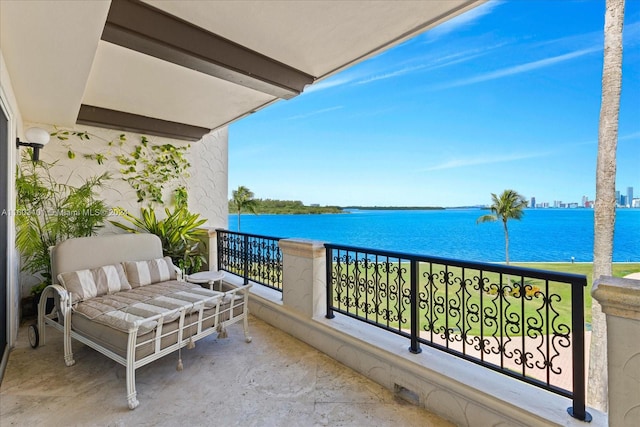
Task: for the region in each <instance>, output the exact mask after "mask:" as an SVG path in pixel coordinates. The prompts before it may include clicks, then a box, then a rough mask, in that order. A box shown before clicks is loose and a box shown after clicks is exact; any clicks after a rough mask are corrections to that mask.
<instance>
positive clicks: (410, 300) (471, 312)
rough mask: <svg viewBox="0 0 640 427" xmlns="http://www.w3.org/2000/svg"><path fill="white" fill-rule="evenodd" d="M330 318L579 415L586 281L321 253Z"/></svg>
mask: <svg viewBox="0 0 640 427" xmlns="http://www.w3.org/2000/svg"><path fill="white" fill-rule="evenodd" d="M325 248H326V257H327V258H326V266H327V317H328V318H333V317H334V313H336V312H337V313H341V314H343V315H345V316H349V317H352V318H354V319H358V320H360V321H363V322H366V323H369V324H371V325H375V326H377V327H380V328H382V329H385V330H387V331H389V332H392V333H394V334H398V335H401V336H403V337H406V338H407V339H408V340H410V346H409V351H411V352H413V353H419V352H420V351H421V349H420V345H421V344H424V345H428V346H431V347H434V348H437V349H439V350H442V351H445V352H447V353H450V354H453V355H455V356H458V357H460V358H463V359H465V360H468V361H471V362H474V363H477V364H479V365H481V366H483V367H486V368H489V369H492V370H495V371H498V372H501V373H503V374H505V375H508V376H510V377H513V378H516V379H518V380H521V381H525V382H527V383H529V384H533V385H535V386H538V387H541V388H543V389H546V390H549V391H551V392H554V393H557V394H559V395H562V396H565V397H568V398H570V399H572V400H573V406H572V407H571V408H569V409H568V411H569V413H570V414H571V415H572V416H573V417H575V418H577V419H580V420H585V419H589V417H590V416H589V414H588V413H586V411H585V362H584V326H585V325H584V287H585V286H586V283H587V280H586V277H585V276H579V275H573V274H562V273H556V272H550V271H541V270H533V269H527V268H517V267H511V266H504V265H496V264H486V263H477V262H464V261H458V260H451V259H444V258H436V257H428V256H418V255H413V254H405V253H398V252H388V251H380V250H372V249H363V248H357V247H350V246H339V245H332V244H325Z"/></svg>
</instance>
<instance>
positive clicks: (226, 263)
mask: <svg viewBox="0 0 640 427" xmlns="http://www.w3.org/2000/svg"><path fill="white" fill-rule="evenodd" d="M216 234H217V240H218V270H224V271H228V272H230V273H233V274H237V275H238V276H242V277H243V278H244V283H245V284H247V283H249V280H251V281H253V282H255V283H259V284H261V285H264V286H267V287H269V288H272V289H275V290H277V291H280V292H282V252H281V251H280V247H279V246H278V241H279V240H280V239H279V238H278V237H267V236H259V235H256V234H245V233H236V232H233V231H228V230H216Z"/></svg>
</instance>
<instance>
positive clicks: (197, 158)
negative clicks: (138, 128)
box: [20, 123, 228, 296]
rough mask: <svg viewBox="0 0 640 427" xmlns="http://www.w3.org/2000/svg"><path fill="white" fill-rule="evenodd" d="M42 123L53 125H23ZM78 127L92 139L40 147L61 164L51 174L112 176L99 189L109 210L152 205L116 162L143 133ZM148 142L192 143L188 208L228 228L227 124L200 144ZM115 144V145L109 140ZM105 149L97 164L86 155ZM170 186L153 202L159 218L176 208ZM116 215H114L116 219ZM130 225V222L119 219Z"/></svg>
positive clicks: (26, 280)
mask: <svg viewBox="0 0 640 427" xmlns="http://www.w3.org/2000/svg"><path fill="white" fill-rule="evenodd" d="M33 126H37V127H41V128H43V129H46V130H47V131H49V132H53V131H54V130H55V128H54V127H53V126H51V125H45V124H39V123H25V126H24V129H25V130H26V129H28V128H29V127H33ZM73 130H76V131H80V132H84V131H86V132H88V133H89V135H90V140H88V141H87V140H80V139H79V138H77V137H74V136H69V139H68V140H66V141H61V140H59V139H57V138H56V137H52V138H51V141H50V142H49V144H47V145H46V146H45V147H44V148H43V149H42V150H40V159H41V160H43V161H46V162H50V163H51V162H57V163H56V164H55V166H54V167H53V168H52V174H53V176H54V177H55V178H56V179H57V180H58V182H67V181H68V183H69V184H71V185H74V186H77V185H79V184H82V183H83V182H84V180H85V179H86V178H88V177H91V176H97V175H100V174H102V173H104V172H109V173H110V174H111V175H112V178H111V179H110V180H109V181H107V183H106V185H105V186H104V187H103V188H102V190H101V194H100V195H101V197H102V198H103V199H104V200H105V202H106V204H107V206H109V207H110V208H116V207H118V208H123V209H125V210H127V211H128V212H130V213H131V214H133V215H136V216H138V215H139V213H140V208H141V207H142V206H147V205H148V203H145V202H143V203H142V204H141V203H138V202H137V196H136V192H135V190H134V189H133V188H132V187H131V186H130V185H129V184H128V183H127V182H126V181H124V180H123V179H122V178H121V177H122V175H121V174H120V172H119V170H120V169H121V168H122V166H121V165H120V164H119V163H118V161H117V159H116V155H118V154H121V153H123V152H130V151H132V147H134V146H135V145H137V144H139V143H140V137H141V135H140V134H136V133H132V132H122V131H118V130H113V129H103V128H97V127H91V126H83V125H78V126H76V127H75V129H73ZM123 133H124V134H125V137H126V142H125V143H124V145H123V146H122V147H120V146H119V143H118V140H119V135H121V134H123ZM147 138H148V141H149V144H150V145H161V144H167V143H170V144H172V145H174V146H176V147H179V146H187V145H190V148H189V149H188V151H187V154H186V157H187V159H188V161H189V163H190V164H191V167H190V168H189V170H188V172H189V175H190V177H188V178H186V180H185V181H184V182H180V183H176V184H183V185H186V188H187V191H188V195H189V210H190V211H192V212H197V213H199V214H200V215H201V216H202V217H203V218H206V219H207V220H208V222H207V225H208V226H210V227H223V228H226V227H227V218H228V215H227V210H228V207H227V181H228V179H227V142H228V141H227V138H228V131H227V128H223V129H221V130H218V131H215V132H212V133H210V134H208V135H206V136H205V137H204V138H203V139H202V140H200V141H198V142H191V143H189V142H185V141H179V140H171V139H167V138H161V137H155V136H147ZM110 142H111V145H109V143H110ZM69 149H71V150H72V151H73V152H74V153H75V158H73V159H70V158H69V156H68V155H67V153H68V151H69ZM97 153H103V154H104V155H105V156H106V160H105V161H104V163H103V164H101V165H100V164H98V163H97V161H96V160H92V159H87V158H85V157H84V155H91V154H94V155H95V154H97ZM173 188H174V187H172V188H166V191H165V194H164V197H163V199H164V201H165V205H164V206H161V205H157V204H156V205H154V208H155V211H156V214H157V215H158V216H159V217H163V216H165V215H164V207H168V208H170V209H172V208H173V198H172V190H173ZM117 218H118V217H117V216H112V217H111V218H110V219H113V220H117ZM121 222H123V223H126V224H128V223H127V222H126V221H121ZM117 232H120V230H119V229H117V228H116V227H114V226H113V225H111V224H107V226H106V227H105V228H104V229H103V230H101V231H100V234H105V233H117ZM20 282H21V293H22V295H23V296H25V295H28V294H29V291H30V289H31V287H32V286H33V285H34V284H37V283H38V282H37V281H36V280H35V279H34V278H33V277H30V275H26V274H23V275H22V277H21V280H20Z"/></svg>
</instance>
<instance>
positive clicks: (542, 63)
mask: <svg viewBox="0 0 640 427" xmlns="http://www.w3.org/2000/svg"><path fill="white" fill-rule="evenodd" d="M599 50H602V48H601V47H593V48H589V49H582V50H578V51H575V52H570V53H565V54H564V55H558V56H553V57H551V58H545V59H540V60H538V61H533V62H527V63H526V64H521V65H516V66H514V67H508V68H503V69H502V70H497V71H492V72H490V73H485V74H480V75H478V76H475V77H469V78H466V79H460V80H454V81H453V82H450V83H445V84H442V85H438V86H436V87H435V88H434V89H448V88H452V87H459V86H467V85H470V84H474V83H480V82H485V81H488V80H495V79H500V78H503V77H509V76H513V75H516V74H522V73H526V72H529V71H532V70H537V69H539V68H544V67H550V66H552V65H555V64H558V63H560V62H565V61H569V60H571V59H574V58H579V57H581V56H584V55H587V54H589V53H593V52H597V51H599Z"/></svg>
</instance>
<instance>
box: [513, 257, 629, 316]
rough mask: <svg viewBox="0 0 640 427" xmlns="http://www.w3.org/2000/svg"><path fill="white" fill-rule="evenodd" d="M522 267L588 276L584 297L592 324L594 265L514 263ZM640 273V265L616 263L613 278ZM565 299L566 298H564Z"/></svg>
mask: <svg viewBox="0 0 640 427" xmlns="http://www.w3.org/2000/svg"><path fill="white" fill-rule="evenodd" d="M512 265H517V266H520V267H527V268H535V269H538V270H550V271H558V272H563V273H572V274H582V275H585V276H587V288H586V289H585V292H584V295H585V299H584V307H585V312H584V317H585V321H586V322H587V323H591V286H592V285H593V279H592V275H593V263H590V262H584V263H582V262H581V263H575V264H572V263H554V262H535V263H512ZM636 272H640V263H638V262H635V263H614V264H613V276H614V277H624V276H626V275H628V274H631V273H636ZM563 299H564V298H563Z"/></svg>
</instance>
